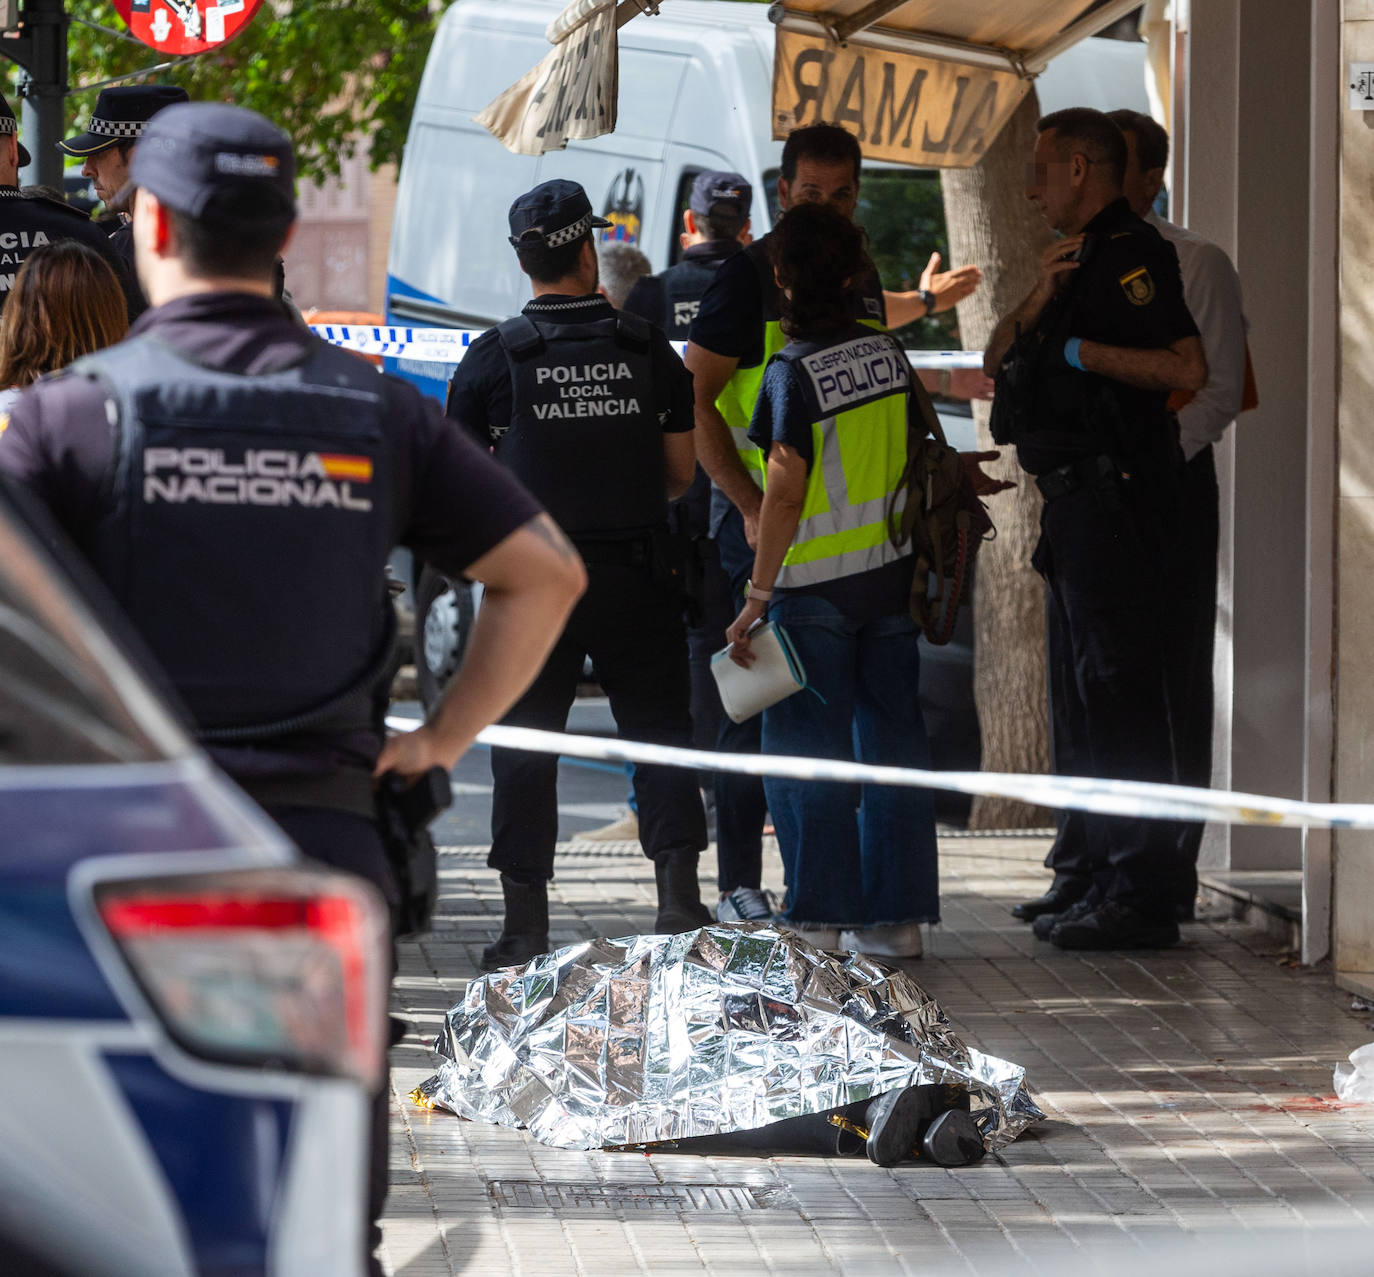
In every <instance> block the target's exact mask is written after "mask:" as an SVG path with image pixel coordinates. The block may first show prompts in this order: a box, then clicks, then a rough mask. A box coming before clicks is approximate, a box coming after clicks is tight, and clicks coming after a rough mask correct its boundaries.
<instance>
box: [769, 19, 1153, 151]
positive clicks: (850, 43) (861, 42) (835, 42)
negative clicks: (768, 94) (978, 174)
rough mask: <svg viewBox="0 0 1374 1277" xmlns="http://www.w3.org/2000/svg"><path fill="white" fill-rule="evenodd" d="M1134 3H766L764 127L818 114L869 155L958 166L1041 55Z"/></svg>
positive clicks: (787, 128) (1022, 87) (993, 131)
mask: <svg viewBox="0 0 1374 1277" xmlns="http://www.w3.org/2000/svg"><path fill="white" fill-rule="evenodd" d="M1139 4H1140V0H1109V2H1108V3H1106V4H1103V5H1101V6H1100V7H1097V8H1091V6H1090V5H1089V4H1088V3H1087V2H1086V0H785V3H782V4H774V6H773V11H772V17H773V20H774V21H775V22H776V23H777V28H778V31H777V43H776V46H775V52H774V59H773V136H774V137H777V138H784V137H786V136H787V135H788V134H789V133H790V132H791V131H792V130H793V129H795V128H800V127H802V126H803V125H807V124H815V123H817V122H818V121H821V120H825V121H829V122H831V123H836V124H842V125H844V127H845V128H848V129H850V130H851V131H852V132H853V133H854V134H856V136H857V137H858V139H859V141H860V143H861V144H862V146H863V151H864V154H865V155H866V156H868V157H870V158H872V159H880V160H891V161H895V162H897V163H899V164H916V165H921V166H923V167H930V168H967V167H969V166H970V165H973V164H976V163H977V162H978V161H979V159H981V158H982V156H983V154H984V153H985V152H986V150H987V148H988V146H989V145H990V144H991V143H992V141H993V139H994V138H995V137H996V136H997V134H998V133H999V132H1000V131H1001V129H1002V126H1003V125H1004V124H1006V122H1007V121H1008V120H1009V119H1010V118H1011V115H1012V112H1013V111H1015V110H1016V108H1017V106H1018V105H1019V104H1020V102H1021V99H1022V98H1024V97H1025V95H1026V94H1027V93H1028V92H1029V91H1030V85H1031V81H1032V79H1033V78H1034V77H1035V76H1036V75H1037V74H1039V72H1041V71H1043V70H1044V69H1045V67H1046V66H1048V65H1049V63H1050V60H1051V59H1052V58H1054V57H1056V56H1057V55H1058V54H1060V53H1062V52H1064V50H1065V49H1067V48H1069V47H1070V46H1071V45H1073V44H1076V43H1077V42H1078V41H1079V40H1082V39H1085V38H1086V37H1087V36H1090V35H1093V34H1095V33H1096V32H1098V31H1101V30H1102V29H1103V28H1104V27H1106V26H1108V25H1110V24H1111V23H1112V22H1115V21H1116V20H1117V19H1118V18H1121V17H1124V16H1125V15H1126V14H1128V13H1130V12H1131V11H1132V10H1134V9H1136V8H1138V7H1139ZM1089 9H1091V11H1090V12H1087V10H1089Z"/></svg>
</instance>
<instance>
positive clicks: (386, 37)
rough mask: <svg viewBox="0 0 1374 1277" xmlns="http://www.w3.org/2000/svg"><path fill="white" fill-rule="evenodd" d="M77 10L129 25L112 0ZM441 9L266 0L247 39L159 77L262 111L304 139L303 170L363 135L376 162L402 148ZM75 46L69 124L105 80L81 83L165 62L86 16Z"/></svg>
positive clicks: (419, 0) (71, 5)
mask: <svg viewBox="0 0 1374 1277" xmlns="http://www.w3.org/2000/svg"><path fill="white" fill-rule="evenodd" d="M67 12H68V14H69V15H70V16H71V17H72V18H74V19H76V18H81V19H85V20H86V22H90V23H97V24H99V25H101V26H105V27H109V28H118V29H120V30H121V31H122V30H123V24H122V23H121V22H120V21H119V17H118V15H117V14H116V12H115V9H114V6H113V5H111V4H109V3H108V2H104V0H67ZM437 19H438V6H432V5H431V2H430V0H313V3H312V2H311V0H296V2H295V3H293V2H292V0H265V3H264V4H263V6H262V8H261V9H260V10H259V11H258V13H257V15H256V16H255V17H254V18H253V21H252V22H251V23H249V25H248V27H247V29H246V30H245V31H244V32H243V33H242V34H241V35H240V36H238V38H237V39H234V40H231V41H230V42H229V43H228V44H226V45H224V46H223V47H222V48H220V49H218V50H215V51H213V52H210V53H202V54H199V55H197V56H196V57H192V58H185V59H183V60H181V61H180V62H178V63H177V64H176V65H175V66H173V67H169V68H168V69H167V70H165V71H160V72H158V73H157V74H156V76H152V77H149V78H150V79H156V80H158V81H160V82H162V83H169V84H179V85H181V86H182V87H183V88H184V89H185V90H186V91H187V92H188V93H189V94H190V95H191V97H192V99H193V100H196V101H222V102H233V103H236V104H237V105H239V106H246V107H251V108H252V109H253V110H255V111H259V112H261V113H262V114H263V115H265V116H267V118H268V119H270V120H273V121H275V122H276V123H277V124H278V125H280V126H281V127H282V128H283V129H285V130H286V132H287V133H289V134H290V135H291V137H292V138H293V139H294V141H295V143H296V148H297V155H298V160H299V163H300V167H301V170H302V175H303V176H309V177H323V176H326V175H328V174H330V173H336V172H338V169H339V164H340V161H341V160H342V159H343V158H345V157H346V156H348V155H350V154H351V153H352V152H353V150H354V148H355V147H356V146H362V147H364V148H366V149H367V150H368V154H369V158H370V160H371V163H372V164H373V166H374V167H375V166H377V165H379V164H384V163H386V162H387V161H389V160H393V161H399V160H400V158H401V149H402V147H403V146H404V144H405V138H406V130H407V129H408V127H409V125H410V116H411V112H412V111H413V110H414V107H415V98H416V95H417V93H418V92H419V89H420V73H421V71H423V70H424V65H425V56H426V55H427V54H428V52H429V46H430V41H431V40H432V39H433V36H434V27H435V23H436V21H437ZM67 47H68V57H69V61H70V73H69V78H70V80H71V83H72V86H73V89H74V90H76V91H75V92H73V94H72V96H71V97H70V98H69V99H68V124H69V126H70V125H74V124H76V123H78V122H84V120H85V118H86V115H87V114H88V112H89V111H90V109H91V107H92V106H94V105H95V96H96V95H95V91H94V90H92V91H89V92H80V91H79V90H80V86H81V85H83V84H94V83H96V82H97V81H100V80H107V79H110V78H112V77H113V76H117V75H127V74H129V73H130V72H135V71H138V70H140V69H144V68H148V67H152V66H155V65H156V64H157V63H158V61H159V58H158V55H157V54H156V52H154V51H153V50H152V49H149V48H147V47H145V46H144V45H141V44H137V43H130V42H129V41H127V40H116V39H115V38H114V37H113V36H111V35H108V34H106V33H105V32H103V31H98V30H95V29H93V28H92V27H90V26H85V25H82V24H81V23H80V22H76V21H74V22H73V23H72V25H71V31H70V35H69V38H68V42H67ZM131 82H132V81H131Z"/></svg>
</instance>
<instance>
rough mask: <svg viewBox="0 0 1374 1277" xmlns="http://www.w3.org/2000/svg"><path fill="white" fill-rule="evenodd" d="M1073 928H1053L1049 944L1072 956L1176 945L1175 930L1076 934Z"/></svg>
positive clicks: (1065, 925)
mask: <svg viewBox="0 0 1374 1277" xmlns="http://www.w3.org/2000/svg"><path fill="white" fill-rule="evenodd" d="M1074 927H1075V924H1073V923H1067V924H1064V925H1063V926H1059V927H1056V928H1055V929H1054V931H1053V932H1052V933H1051V934H1050V943H1051V944H1052V945H1054V946H1055V948H1057V949H1066V950H1070V951H1074V952H1080V953H1089V952H1098V953H1101V952H1107V951H1110V950H1112V949H1172V948H1173V947H1174V945H1176V944H1177V943H1178V941H1179V935H1178V927H1177V926H1173V927H1158V928H1155V929H1152V930H1148V931H1146V930H1141V931H1124V932H1111V931H1076V930H1075V929H1074Z"/></svg>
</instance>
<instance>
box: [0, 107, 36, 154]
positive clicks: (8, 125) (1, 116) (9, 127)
mask: <svg viewBox="0 0 1374 1277" xmlns="http://www.w3.org/2000/svg"><path fill="white" fill-rule="evenodd" d="M2 133H13V134H14V135H15V145H16V146H18V147H19V167H20V168H28V166H29V165H30V164H32V163H33V156H31V155H30V154H29V151H28V148H27V147H26V146H25V145H24V144H23V143H22V142H20V141H19V121H18V120H16V119H15V118H14V109H13V108H12V107H11V106H10V104H9V103H8V102H6V101H5V98H4V95H3V94H0V134H2Z"/></svg>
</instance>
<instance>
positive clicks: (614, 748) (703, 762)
mask: <svg viewBox="0 0 1374 1277" xmlns="http://www.w3.org/2000/svg"><path fill="white" fill-rule="evenodd" d="M386 721H387V726H388V727H391V728H393V729H395V730H396V731H399V732H408V731H413V730H414V729H415V728H417V727H418V726H419V725H420V723H419V721H418V720H417V719H411V718H401V717H399V716H395V715H393V716H390V717H388V718H387V720H386ZM477 739H478V740H479V741H480V742H481V743H482V744H484V745H490V746H494V747H496V748H498V749H523V750H528V751H530V752H531V753H536V754H566V755H567V756H568V757H570V758H589V759H599V760H602V761H606V762H622V763H645V764H657V765H659V766H664V767H687V768H691V769H693V770H697V771H700V770H707V771H719V772H733V773H735V774H737V775H741V776H781V777H786V778H787V779H789V780H829V781H840V782H842V783H845V784H851V785H853V784H866V785H902V786H906V787H908V788H912V789H943V790H948V791H950V792H953V793H958V794H982V795H986V796H989V797H993V798H1013V799H1016V800H1017V801H1019V802H1023V803H1030V804H1032V805H1033V806H1036V807H1054V808H1066V809H1069V810H1072V811H1086V812H1092V813H1094V814H1096V815H1100V816H1136V817H1141V816H1144V817H1148V818H1150V819H1152V820H1198V821H1216V822H1219V823H1221V824H1227V825H1267V826H1272V827H1274V828H1280V827H1282V828H1314V829H1374V803H1316V802H1304V801H1301V800H1299V799H1295V798H1267V797H1264V796H1262V795H1259V794H1236V793H1228V792H1224V791H1222V790H1214V789H1193V788H1190V787H1188V786H1185V785H1159V784H1154V783H1151V782H1149V781H1134V780H1096V779H1093V778H1090V777H1085V776H1035V775H1025V774H1019V773H1009V772H937V771H927V770H922V769H918V768H907V767H875V766H873V765H871V764H868V763H850V762H840V761H838V760H834V759H828V758H795V757H791V756H788V755H783V754H714V753H711V752H709V751H707V750H703V749H680V748H678V747H676V746H672V745H649V744H645V743H644V742H642V741H622V740H615V739H610V738H607V737H601V736H571V735H567V734H566V733H563V732H544V731H538V730H536V729H534V728H530V727H501V726H493V727H488V728H486V729H485V730H484V731H483V732H481V733H480V734H479V735H478V737H477Z"/></svg>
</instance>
